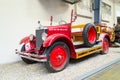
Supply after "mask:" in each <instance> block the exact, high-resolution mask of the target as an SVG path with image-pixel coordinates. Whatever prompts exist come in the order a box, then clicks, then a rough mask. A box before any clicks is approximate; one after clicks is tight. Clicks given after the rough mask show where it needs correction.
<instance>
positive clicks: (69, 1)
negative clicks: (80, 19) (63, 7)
mask: <svg viewBox="0 0 120 80" xmlns="http://www.w3.org/2000/svg"><path fill="white" fill-rule="evenodd" d="M62 1H64V2H66V3H69V4H75V3H77V2H79V1H80V0H62Z"/></svg>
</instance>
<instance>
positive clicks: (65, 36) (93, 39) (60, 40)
mask: <svg viewBox="0 0 120 80" xmlns="http://www.w3.org/2000/svg"><path fill="white" fill-rule="evenodd" d="M75 20H76V16H75V15H74V14H73V10H72V11H71V19H70V22H69V23H66V22H65V21H60V22H59V25H56V26H52V25H50V26H40V27H39V29H37V30H36V31H35V32H36V35H33V34H31V35H29V36H27V37H25V38H23V39H22V40H21V41H20V44H23V46H22V48H21V51H19V50H17V49H16V53H17V54H19V55H20V56H21V58H22V60H23V61H24V62H26V63H28V64H31V63H35V62H44V63H45V66H46V68H47V69H48V70H49V71H50V72H58V71H61V70H63V69H65V68H66V66H67V65H68V63H69V60H70V58H72V59H79V58H82V57H84V56H87V55H90V54H94V53H102V54H106V53H108V50H109V45H110V36H109V34H108V33H106V32H102V30H101V26H100V25H94V24H91V23H88V24H80V25H74V26H72V23H73V22H74V21H75ZM51 22H52V19H51ZM51 24H52V23H51Z"/></svg>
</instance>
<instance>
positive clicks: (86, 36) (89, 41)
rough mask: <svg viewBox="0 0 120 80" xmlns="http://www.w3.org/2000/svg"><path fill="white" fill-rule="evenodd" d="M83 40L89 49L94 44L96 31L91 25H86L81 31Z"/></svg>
mask: <svg viewBox="0 0 120 80" xmlns="http://www.w3.org/2000/svg"><path fill="white" fill-rule="evenodd" d="M83 40H84V44H85V45H86V46H87V47H91V46H93V45H94V44H95V43H96V40H97V31H96V28H95V26H94V25H93V24H91V23H88V24H87V25H86V26H85V28H84V30H83Z"/></svg>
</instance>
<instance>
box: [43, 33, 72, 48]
mask: <svg viewBox="0 0 120 80" xmlns="http://www.w3.org/2000/svg"><path fill="white" fill-rule="evenodd" d="M64 38H65V39H67V40H70V38H69V37H68V36H66V35H64V34H53V35H50V36H49V37H47V39H46V40H45V41H44V43H43V47H49V46H50V45H51V44H53V42H55V41H56V40H57V39H64Z"/></svg>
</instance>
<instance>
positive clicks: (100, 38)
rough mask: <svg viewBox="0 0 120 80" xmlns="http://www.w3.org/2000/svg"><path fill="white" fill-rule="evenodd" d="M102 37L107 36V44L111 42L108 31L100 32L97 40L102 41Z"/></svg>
mask: <svg viewBox="0 0 120 80" xmlns="http://www.w3.org/2000/svg"><path fill="white" fill-rule="evenodd" d="M104 38H107V39H108V41H109V45H111V44H110V36H109V34H108V33H102V34H100V36H99V39H98V41H102V42H103V39H104Z"/></svg>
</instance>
